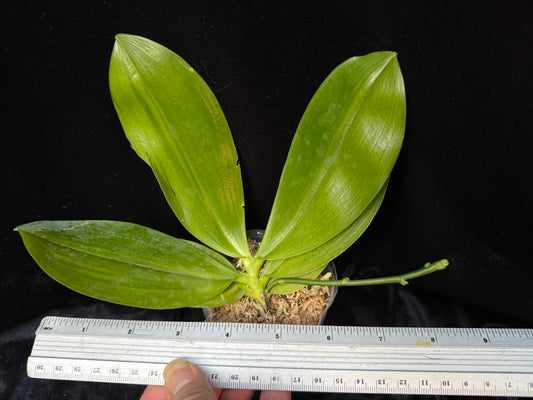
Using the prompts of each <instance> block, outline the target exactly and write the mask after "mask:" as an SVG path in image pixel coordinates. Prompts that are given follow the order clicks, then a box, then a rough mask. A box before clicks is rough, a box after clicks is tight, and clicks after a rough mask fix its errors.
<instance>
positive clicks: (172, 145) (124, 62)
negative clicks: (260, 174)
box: [109, 34, 250, 257]
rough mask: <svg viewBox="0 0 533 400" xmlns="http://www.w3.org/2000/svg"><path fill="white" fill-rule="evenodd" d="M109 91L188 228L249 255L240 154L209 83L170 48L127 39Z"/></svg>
mask: <svg viewBox="0 0 533 400" xmlns="http://www.w3.org/2000/svg"><path fill="white" fill-rule="evenodd" d="M109 85H110V89H111V96H112V98H113V103H114V105H115V108H116V110H117V113H118V116H119V118H120V121H121V123H122V126H123V128H124V131H125V132H126V136H127V137H128V139H129V141H130V143H131V145H132V147H133V148H134V150H135V151H136V152H137V154H138V155H139V156H140V157H141V158H142V159H143V160H144V161H145V162H146V163H147V164H148V165H150V167H151V168H152V169H153V171H154V174H155V176H156V178H157V180H158V181H159V184H160V185H161V188H162V189H163V193H164V195H165V198H166V199H167V201H168V203H169V204H170V206H171V207H172V210H173V211H174V213H175V214H176V216H177V217H178V219H179V220H180V221H181V223H182V224H183V225H184V226H185V228H187V229H188V230H189V231H190V232H191V233H192V234H193V235H194V236H196V237H197V238H198V239H199V240H201V241H202V242H204V243H205V244H207V245H208V246H210V247H212V248H214V249H216V250H218V251H220V252H222V253H225V254H228V255H231V256H234V257H238V256H240V257H249V256H250V253H249V249H248V245H247V241H246V229H245V225H244V196H243V189H242V178H241V171H240V166H239V163H238V157H237V152H236V150H235V145H234V143H233V139H232V137H231V133H230V130H229V127H228V124H227V122H226V119H225V117H224V114H223V113H222V110H221V108H220V106H219V104H218V102H217V100H216V98H215V96H214V95H213V93H212V91H211V90H210V89H209V87H208V86H207V84H206V83H205V82H204V81H203V80H202V78H201V77H200V76H199V75H198V74H197V73H196V72H195V71H194V70H193V68H191V67H190V66H189V65H188V64H187V63H186V62H185V61H184V60H183V59H182V58H180V57H179V56H178V55H177V54H175V53H173V52H172V51H170V50H168V49H167V48H165V47H163V46H161V45H159V44H157V43H155V42H153V41H151V40H148V39H145V38H142V37H139V36H132V35H124V34H121V35H117V37H116V42H115V46H114V48H113V54H112V56H111V64H110V69H109Z"/></svg>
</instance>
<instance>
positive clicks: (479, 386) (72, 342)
mask: <svg viewBox="0 0 533 400" xmlns="http://www.w3.org/2000/svg"><path fill="white" fill-rule="evenodd" d="M175 358H182V359H185V360H188V361H190V362H193V363H195V364H197V365H198V366H199V367H200V368H201V369H202V370H203V371H204V372H205V374H206V375H207V377H208V379H209V381H210V383H211V384H212V385H213V386H214V387H223V388H239V389H244V388H246V389H257V390H288V391H309V392H344V393H403V394H428V395H429V394H440V395H447V394H449V395H471V396H472V395H478V396H531V397H533V329H463V328H387V327H351V326H301V325H262V324H232V323H208V322H176V321H172V322H170V321H165V322H163V321H135V320H106V319H87V318H63V317H46V318H44V319H43V320H42V321H41V324H40V325H39V328H38V329H37V332H36V338H35V342H34V345H33V349H32V353H31V356H30V357H29V358H28V365H27V369H28V375H29V376H30V377H33V378H45V379H63V380H77V381H93V382H114V383H132V384H142V385H147V384H155V385H162V384H163V370H164V368H165V366H166V364H167V363H168V362H170V361H172V360H173V359H175Z"/></svg>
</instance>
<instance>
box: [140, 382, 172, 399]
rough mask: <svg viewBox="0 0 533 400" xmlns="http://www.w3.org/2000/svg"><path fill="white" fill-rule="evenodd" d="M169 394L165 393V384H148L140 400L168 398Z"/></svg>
mask: <svg viewBox="0 0 533 400" xmlns="http://www.w3.org/2000/svg"><path fill="white" fill-rule="evenodd" d="M166 398H167V395H166V393H165V387H164V386H153V385H151V386H146V389H145V390H144V393H143V394H142V396H141V398H140V400H166Z"/></svg>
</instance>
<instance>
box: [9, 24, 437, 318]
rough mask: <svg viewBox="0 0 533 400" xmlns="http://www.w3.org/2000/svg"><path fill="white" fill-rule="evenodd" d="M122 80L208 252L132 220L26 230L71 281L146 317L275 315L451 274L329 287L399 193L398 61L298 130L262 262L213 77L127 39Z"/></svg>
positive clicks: (150, 155) (177, 208)
mask: <svg viewBox="0 0 533 400" xmlns="http://www.w3.org/2000/svg"><path fill="white" fill-rule="evenodd" d="M109 82H110V90H111V95H112V99H113V103H114V105H115V108H116V110H117V113H118V116H119V118H120V121H121V123H122V126H123V128H124V131H125V133H126V135H127V137H128V139H129V141H130V143H131V145H132V147H133V149H134V150H135V151H136V152H137V154H138V155H139V157H140V158H141V159H142V160H143V161H144V162H146V163H147V164H148V165H149V166H150V168H151V169H152V171H153V173H154V175H155V177H156V178H157V181H158V182H159V185H160V186H161V189H162V191H163V193H164V196H165V198H166V200H167V201H168V203H169V205H170V207H171V208H172V210H173V211H174V213H175V214H176V216H177V218H178V220H179V221H180V222H181V224H182V225H183V226H184V227H185V228H186V229H187V230H188V231H189V232H190V233H191V234H192V235H193V236H194V237H196V238H197V239H198V240H199V241H200V242H202V243H203V244H199V243H196V242H191V241H186V240H182V239H178V238H174V237H171V236H169V235H166V234H164V233H161V232H158V231H156V230H153V229H150V228H148V227H144V226H140V225H137V224H133V223H128V222H118V221H37V222H32V223H28V224H24V225H20V226H18V227H17V228H16V230H17V231H18V232H19V233H20V235H21V236H22V239H23V241H24V244H25V246H26V248H27V250H28V251H29V253H30V254H31V256H32V257H33V258H34V259H35V261H36V262H37V263H38V264H39V266H40V267H41V268H42V269H43V270H44V271H45V272H46V273H47V274H48V275H49V276H51V277H52V278H53V279H55V280H56V281H58V282H59V283H61V284H63V285H65V286H67V287H69V288H71V289H73V290H75V291H77V292H79V293H82V294H84V295H87V296H91V297H94V298H97V299H101V300H105V301H109V302H113V303H118V304H123V305H129V306H135V307H144V308H153V309H169V308H179V307H215V306H222V305H225V304H230V303H234V302H236V301H238V300H240V299H241V298H243V297H245V298H249V299H253V300H254V301H255V302H257V304H259V305H260V306H261V307H263V308H267V306H268V304H269V302H270V300H271V296H273V295H275V294H286V293H290V292H293V291H295V290H297V289H299V288H301V287H303V286H309V285H310V286H319V287H324V286H326V287H327V286H360V285H367V284H384V283H400V284H406V283H407V281H408V280H409V279H413V278H416V277H420V276H423V275H427V274H429V273H432V272H434V271H437V270H441V269H443V268H445V267H446V266H447V265H448V262H447V261H446V260H440V261H438V262H435V263H431V264H430V263H428V264H426V265H424V266H423V267H422V268H420V269H417V270H415V271H412V272H409V273H406V274H402V275H398V276H391V277H384V278H376V279H363V280H351V279H348V278H344V279H341V280H336V279H331V278H330V277H329V276H326V277H323V276H322V277H319V276H320V274H321V272H322V271H323V269H324V267H325V266H326V265H327V264H328V263H329V262H330V261H331V260H333V259H334V258H335V257H337V256H338V255H339V254H341V253H342V252H343V251H345V250H346V249H347V248H348V247H349V246H350V245H352V243H354V242H355V241H356V240H357V239H358V238H359V237H360V235H361V234H362V233H363V232H364V231H365V229H366V228H367V227H368V225H369V224H370V222H371V221H372V219H373V217H374V216H375V214H376V212H377V211H378V209H379V207H380V205H381V203H382V200H383V198H384V196H385V192H386V189H387V183H388V181H389V177H390V174H391V171H392V168H393V166H394V164H395V161H396V159H397V157H398V154H399V152H400V148H401V145H402V141H403V135H404V128H405V114H406V106H405V93H404V84H403V78H402V75H401V72H400V68H399V65H398V61H397V57H396V53H394V52H376V53H371V54H368V55H365V56H362V57H354V58H350V59H348V60H347V61H345V62H343V63H342V64H340V65H339V66H338V67H337V68H335V70H334V71H333V72H332V73H331V74H330V75H329V76H328V77H327V78H326V80H325V81H324V82H323V83H322V85H321V86H320V87H319V89H318V90H317V92H316V94H315V95H314V97H313V98H312V100H311V102H310V103H309V105H308V107H307V109H306V111H305V113H304V115H303V117H302V119H301V122H300V124H299V126H298V128H297V130H296V133H295V136H294V139H293V142H292V145H291V148H290V152H289V154H288V157H287V160H286V164H285V167H284V169H283V173H282V176H281V179H280V183H279V187H278V190H277V193H276V197H275V201H274V205H273V208H272V211H271V214H270V219H269V221H268V224H267V226H266V228H265V231H264V236H263V238H262V239H261V243H260V245H258V247H257V248H256V251H254V252H253V253H252V252H251V251H250V245H249V242H248V240H247V231H246V227H245V207H244V205H245V202H244V195H243V186H242V179H241V165H240V163H239V159H238V155H237V152H236V149H235V145H234V142H233V139H232V136H231V133H230V130H229V127H228V124H227V122H226V119H225V117H224V115H223V113H222V110H221V108H220V106H219V104H218V102H217V100H216V98H215V96H214V94H213V93H212V91H211V90H210V89H209V87H208V85H207V84H206V83H205V82H204V81H203V80H202V78H201V77H200V75H199V74H198V73H197V72H196V71H195V70H194V69H193V68H192V67H191V66H190V65H189V64H187V63H186V62H185V61H184V60H183V59H182V58H181V57H179V56H178V55H177V54H175V53H174V52H172V51H170V50H169V49H167V48H165V47H163V46H162V45H160V44H157V43H155V42H153V41H151V40H148V39H146V38H142V37H139V36H133V35H126V34H120V35H117V36H116V41H115V45H114V48H113V53H112V57H111V64H110V70H109ZM231 258H233V259H237V260H238V265H239V267H238V268H237V267H236V265H237V264H235V263H232V261H231ZM328 278H329V279H328Z"/></svg>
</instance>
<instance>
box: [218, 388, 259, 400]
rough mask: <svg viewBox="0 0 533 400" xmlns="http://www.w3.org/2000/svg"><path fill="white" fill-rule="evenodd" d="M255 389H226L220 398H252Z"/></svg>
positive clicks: (240, 399) (243, 399) (245, 399)
mask: <svg viewBox="0 0 533 400" xmlns="http://www.w3.org/2000/svg"><path fill="white" fill-rule="evenodd" d="M254 393H255V390H248V389H224V390H223V391H222V393H221V395H220V397H219V399H220V400H251V399H252V397H254Z"/></svg>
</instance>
